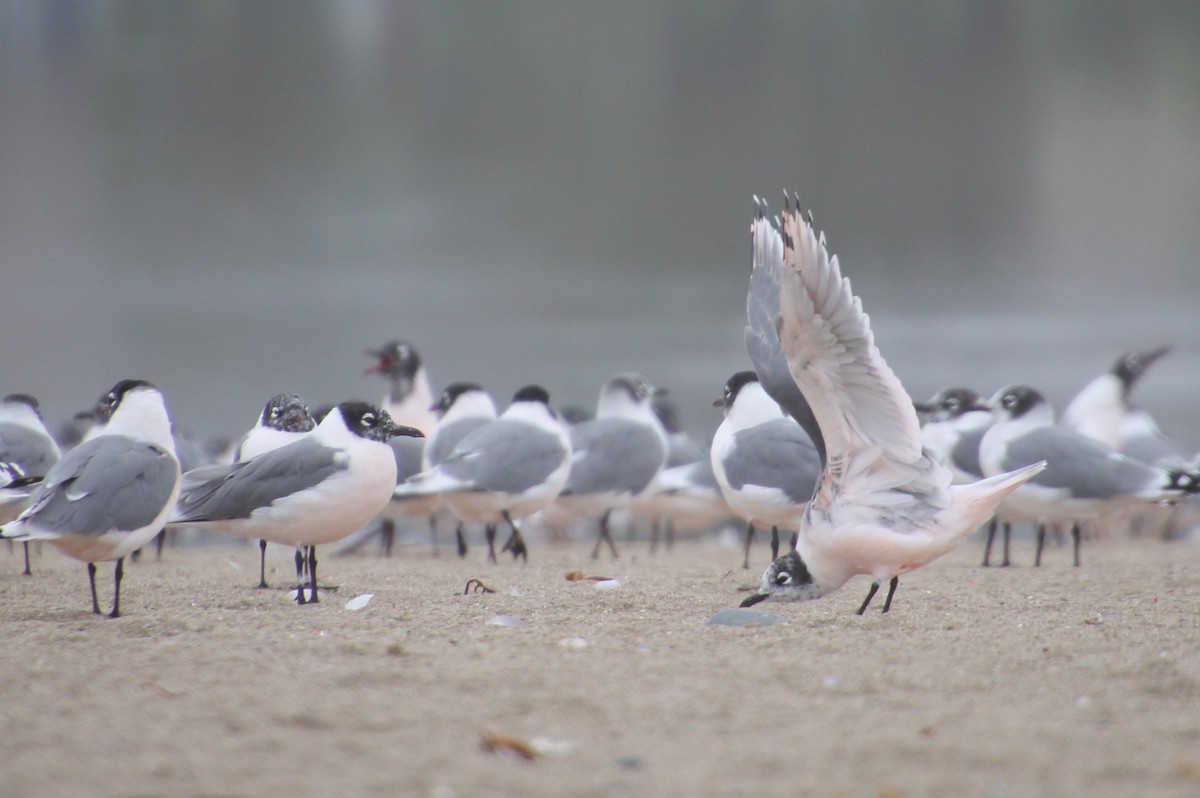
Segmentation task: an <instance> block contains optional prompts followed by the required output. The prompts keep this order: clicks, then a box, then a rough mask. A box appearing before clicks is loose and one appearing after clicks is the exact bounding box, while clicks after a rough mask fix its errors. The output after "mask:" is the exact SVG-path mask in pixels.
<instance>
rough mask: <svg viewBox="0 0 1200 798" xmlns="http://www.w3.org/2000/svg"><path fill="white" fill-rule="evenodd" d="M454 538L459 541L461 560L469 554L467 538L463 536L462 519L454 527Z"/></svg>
mask: <svg viewBox="0 0 1200 798" xmlns="http://www.w3.org/2000/svg"><path fill="white" fill-rule="evenodd" d="M454 540H455V541H456V542H457V543H458V558H459V559H460V560H461V559H462V558H464V557H466V556H467V539H466V538H464V537H463V523H462V521H459V522H458V525H457V526H455V527H454Z"/></svg>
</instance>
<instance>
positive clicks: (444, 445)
mask: <svg viewBox="0 0 1200 798" xmlns="http://www.w3.org/2000/svg"><path fill="white" fill-rule="evenodd" d="M494 420H495V419H491V418H485V417H482V416H476V417H468V418H460V419H459V420H458V421H451V422H450V423H449V424H445V425H443V426H441V427H439V428H438V433H437V435H436V436H435V437H434V439H433V443H432V445H431V446H430V447H429V457H428V460H429V463H430V464H431V465H437V464H438V463H440V462H442V461H443V460H445V459H446V458H447V457H449V456H450V453H451V452H453V451H454V447H455V446H458V444H459V443H460V442H461V441H462V439H463V438H465V437H467V436H468V435H470V434H471V433H472V432H474V431H475V430H477V429H479V428H480V427H482V426H483V425H484V424H488V423H491V422H492V421H494Z"/></svg>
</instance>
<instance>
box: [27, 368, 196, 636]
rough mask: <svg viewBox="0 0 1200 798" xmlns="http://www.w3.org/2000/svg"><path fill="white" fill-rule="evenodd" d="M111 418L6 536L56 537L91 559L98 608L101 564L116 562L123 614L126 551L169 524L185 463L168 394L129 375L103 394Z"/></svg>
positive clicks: (63, 464)
mask: <svg viewBox="0 0 1200 798" xmlns="http://www.w3.org/2000/svg"><path fill="white" fill-rule="evenodd" d="M102 404H103V405H104V410H105V416H106V417H107V419H108V421H107V423H106V424H105V425H104V427H103V428H102V429H100V430H98V431H97V433H96V435H95V436H93V437H92V438H91V439H90V440H87V441H84V442H83V443H81V444H79V445H78V446H77V447H75V448H74V449H72V450H71V451H69V452H67V454H66V455H64V456H63V458H62V459H61V460H59V461H58V462H57V463H55V464H54V465H53V466H51V468H50V470H49V471H48V472H47V473H46V477H45V479H44V480H43V482H42V483H41V485H40V486H39V487H38V489H37V491H36V492H35V493H34V495H33V497H32V499H31V500H30V504H29V507H28V509H26V510H25V512H23V513H22V514H21V516H20V517H19V518H17V520H16V521H14V522H13V523H12V524H10V525H8V526H7V527H5V529H4V532H3V535H4V537H11V538H15V539H17V540H36V539H45V540H49V541H50V543H51V545H53V546H55V547H57V548H58V549H59V550H60V551H62V552H63V553H64V554H66V555H68V556H70V557H74V558H75V559H77V560H83V561H84V562H86V563H87V564H88V582H89V583H90V585H91V590H92V612H94V613H96V614H97V615H99V614H100V604H99V602H98V601H97V598H96V563H97V562H100V561H110V560H116V563H117V564H116V568H115V570H114V578H113V582H114V585H113V605H112V612H111V613H109V617H110V618H116V617H119V616H120V614H121V612H120V607H121V577H122V576H123V574H124V564H125V557H126V555H128V554H129V553H130V552H133V551H135V550H136V549H139V548H141V547H142V546H143V545H145V544H146V543H148V542H150V541H151V540H152V539H153V538H154V536H155V535H156V534H157V533H158V531H159V530H160V529H162V527H163V523H164V521H165V520H166V518H167V516H168V515H170V513H171V508H172V506H173V505H174V502H175V497H176V496H177V495H178V493H179V461H178V460H177V459H176V458H175V446H174V442H173V441H172V439H171V422H170V419H169V418H168V417H167V410H166V406H165V405H164V404H163V397H162V394H161V393H159V392H158V390H157V389H156V388H155V387H154V386H153V385H151V384H150V383H148V382H145V381H142V380H122V381H121V382H119V383H117V384H116V385H115V386H113V389H112V390H111V391H110V392H109V393H107V394H106V395H105V397H104V399H103V400H102Z"/></svg>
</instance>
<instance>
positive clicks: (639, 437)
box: [563, 418, 667, 495]
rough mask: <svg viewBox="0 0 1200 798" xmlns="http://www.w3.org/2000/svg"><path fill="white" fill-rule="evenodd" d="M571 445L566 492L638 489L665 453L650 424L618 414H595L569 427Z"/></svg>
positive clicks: (564, 491)
mask: <svg viewBox="0 0 1200 798" xmlns="http://www.w3.org/2000/svg"><path fill="white" fill-rule="evenodd" d="M571 446H572V448H573V449H574V451H575V460H574V462H573V464H572V466H571V474H570V476H569V477H568V478H567V486H566V487H565V488H564V489H563V493H565V494H572V493H574V494H581V495H586V494H591V493H633V494H637V493H641V492H642V491H643V490H645V489H646V486H647V485H649V484H650V480H652V479H654V477H655V475H656V474H658V472H659V470H660V469H661V468H662V465H663V463H664V462H665V461H666V457H667V452H666V447H665V446H664V444H663V441H662V439H661V438H660V437H659V436H658V435H657V433H655V431H654V430H653V429H652V428H651V427H649V426H647V425H646V424H639V423H638V422H636V421H627V420H625V419H619V418H598V419H594V420H592V421H589V422H587V423H585V424H580V425H579V426H576V427H572V428H571ZM580 452H585V454H584V455H583V456H580V454H579V453H580Z"/></svg>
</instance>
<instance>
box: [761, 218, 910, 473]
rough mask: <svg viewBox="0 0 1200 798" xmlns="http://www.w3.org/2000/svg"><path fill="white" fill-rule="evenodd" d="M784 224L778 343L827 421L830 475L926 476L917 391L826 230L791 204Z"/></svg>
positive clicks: (814, 408)
mask: <svg viewBox="0 0 1200 798" xmlns="http://www.w3.org/2000/svg"><path fill="white" fill-rule="evenodd" d="M778 224H779V225H781V227H782V238H783V270H782V274H781V277H780V288H779V306H780V321H779V338H780V345H781V348H782V351H783V354H784V356H785V357H786V359H787V366H788V371H789V373H790V374H791V376H792V378H793V379H794V380H795V383H796V385H797V386H798V387H799V389H800V392H801V393H802V394H803V395H804V398H805V399H806V400H807V402H808V405H809V407H810V408H811V409H812V413H813V416H814V417H815V418H816V420H817V424H818V425H819V426H820V428H821V434H822V435H823V437H824V443H825V448H826V453H827V456H826V467H827V471H828V473H827V474H826V475H825V479H826V480H832V481H833V482H834V483H838V482H840V481H841V480H843V479H844V478H846V477H847V476H848V473H847V470H850V471H854V472H859V473H861V472H862V471H863V470H865V471H869V472H871V473H872V474H873V475H874V476H875V477H877V478H882V479H883V481H885V482H889V481H893V479H892V478H894V482H895V483H897V484H899V483H903V482H904V480H905V477H906V476H908V477H909V478H914V479H918V480H920V476H919V475H920V474H921V473H923V472H924V471H926V470H927V468H928V466H927V463H928V461H927V460H926V459H925V457H924V456H923V453H922V448H921V430H920V424H919V422H918V420H917V414H916V411H915V410H914V408H913V403H912V399H911V398H910V397H909V396H908V394H907V392H905V390H904V387H903V386H902V385H901V384H900V380H899V379H897V377H896V375H895V374H894V373H893V372H892V370H891V369H890V368H889V367H888V365H887V363H886V362H884V359H883V356H882V355H881V354H880V353H879V349H878V348H876V346H875V340H874V336H873V335H872V333H871V326H870V319H869V318H868V316H867V314H866V313H864V312H863V309H862V303H861V302H860V300H859V299H858V297H856V296H854V294H853V292H852V291H851V289H850V281H849V280H847V279H846V278H844V277H842V273H841V269H840V268H839V267H838V262H837V258H836V257H835V256H830V254H829V251H828V249H827V248H826V246H825V238H824V236H821V235H818V234H817V233H816V232H814V230H813V228H812V220H811V217H809V218H808V219H806V218H804V217H803V216H802V215H801V213H800V211H799V209H798V207H797V208H796V209H792V208H790V207H788V208H786V209H785V211H784V214H783V218H782V220H781V221H780V222H779V223H778ZM775 234H776V235H778V231H776V232H775ZM756 250H757V246H756ZM888 472H892V473H890V476H889V473H888ZM823 481H824V480H823ZM914 488H916V489H918V490H920V489H921V486H914ZM820 492H821V491H818V493H820Z"/></svg>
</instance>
